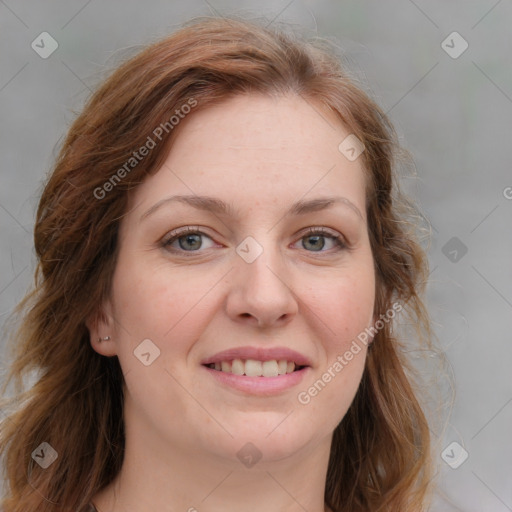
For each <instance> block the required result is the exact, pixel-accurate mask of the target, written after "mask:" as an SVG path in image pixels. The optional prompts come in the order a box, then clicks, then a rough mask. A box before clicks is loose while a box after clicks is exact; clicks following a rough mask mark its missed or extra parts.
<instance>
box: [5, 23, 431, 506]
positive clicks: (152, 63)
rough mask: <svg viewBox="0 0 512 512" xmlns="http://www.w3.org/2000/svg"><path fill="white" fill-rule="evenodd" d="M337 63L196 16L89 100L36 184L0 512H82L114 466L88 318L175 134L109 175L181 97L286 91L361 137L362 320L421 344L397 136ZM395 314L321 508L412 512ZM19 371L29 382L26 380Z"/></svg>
mask: <svg viewBox="0 0 512 512" xmlns="http://www.w3.org/2000/svg"><path fill="white" fill-rule="evenodd" d="M344 68H345V66H344V65H343V64H342V59H340V57H339V56H338V55H337V52H336V50H335V49H334V46H332V45H330V44H328V43H327V41H326V40H323V39H318V38H313V39H308V38H305V37H303V36H299V35H298V34H296V33H293V32H288V31H286V30H283V29H279V30H278V29H271V28H268V27H264V26H263V24H262V23H259V22H255V21H247V20H243V19H239V18H235V17H231V18H207V19H196V20H193V21H192V22H189V23H187V24H186V25H185V26H183V27H182V28H181V29H180V30H179V31H177V32H175V33H174V34H172V35H171V36H169V37H168V38H166V39H164V40H161V41H158V42H156V43H153V44H151V45H149V46H148V47H146V48H145V49H143V50H142V51H141V52H139V53H138V54H136V55H135V56H133V57H130V58H129V59H127V60H126V61H125V62H124V63H122V64H121V65H120V66H119V67H118V68H117V69H116V70H115V71H114V72H113V73H112V74H111V75H110V76H109V77H108V79H106V80H105V81H104V83H103V84H102V85H101V86H100V87H99V89H98V90H97V91H96V92H95V93H94V94H93V95H92V96H91V98H90V99H89V100H88V102H87V104H86V105H85V108H84V109H83V111H82V113H81V114H80V115H79V116H78V117H77V118H76V120H75V121H74V122H73V124H72V126H71V128H70V129H69V132H68V134H67V137H66V138H65V140H64V141H63V144H62V146H61V149H60V153H59V154H58V157H57V159H56V163H55V166H54V169H53V171H52V172H51V174H50V176H49V179H48V180H47V182H46V185H45V188H44V191H43V193H42V197H41V200H40V203H39V207H38V210H37V218H36V222H35V234H34V239H35V250H36V254H37V258H38V265H37V269H36V273H35V285H34V289H33V290H32V291H31V292H30V293H29V294H28V295H27V296H26V297H25V298H24V300H23V301H22V302H21V303H20V305H19V306H18V308H17V310H16V311H17V313H18V318H21V321H20V322H18V324H19V325H18V328H17V329H16V330H15V331H13V335H12V337H11V347H12V350H13V353H12V357H13V362H12V364H11V365H10V372H9V375H8V378H7V380H6V383H5V384H4V392H5V390H6V389H7V385H8V383H10V382H12V381H13V380H14V382H15V393H14V395H13V397H11V398H10V399H6V400H4V410H5V414H6V418H5V419H4V420H3V421H2V424H1V430H0V454H2V455H3V458H4V462H3V464H4V478H5V483H6V494H5V496H4V498H3V501H2V502H1V506H2V507H3V510H4V512H50V511H68V510H69V511H70V510H72V511H81V510H83V509H84V507H85V506H86V504H87V503H88V502H89V501H90V500H91V498H92V497H93V496H94V495H95V494H96V493H97V492H98V491H99V490H101V489H102V488H103V487H105V486H106V485H107V484H109V483H110V482H111V481H112V480H113V479H114V477H115V476H116V474H117V473H118V472H119V470H120V468H121V465H122V463H123V450H124V423H123V383H124V381H123V374H122V371H121V367H120V365H119V361H118V359H117V357H104V356H101V355H100V354H98V353H97V352H95V351H94V350H93V349H92V347H91V345H90V341H89V331H88V329H87V327H86V323H85V322H86V319H88V318H90V317H94V315H96V314H98V306H99V305H100V304H102V303H103V301H104V300H105V299H106V298H107V297H108V295H109V292H110V286H111V276H112V275H113V270H114V267H115V265H116V254H117V236H118V229H119V223H120V219H121V218H122V216H123V215H124V214H125V213H126V211H127V201H128V196H129V191H130V190H133V189H134V187H136V186H137V185H139V184H140V183H141V182H142V181H143V180H144V179H145V178H146V177H147V176H148V175H149V174H150V173H152V172H155V171H156V170H157V169H158V168H159V167H160V166H161V165H162V163H163V162H164V160H165V158H166V157H167V154H168V151H169V150H170V148H171V143H172V140H173V138H174V135H175V133H176V130H172V129H168V130H167V131H164V132H163V135H162V141H161V142H160V143H158V144H156V146H155V147H154V148H153V149H151V151H149V153H148V154H147V156H145V158H144V159H142V160H141V161H140V162H139V161H138V162H137V164H136V165H134V166H133V168H131V169H130V170H129V172H125V173H121V174H122V179H119V180H117V179H116V180H115V181H114V182H113V181H112V179H113V178H112V177H113V175H114V174H115V173H116V172H117V170H118V169H120V168H122V167H123V165H125V164H126V162H127V161H128V160H129V159H130V157H132V154H133V151H135V150H137V149H138V148H140V147H142V146H144V145H145V144H146V143H147V141H148V137H149V136H152V134H154V130H155V127H158V126H159V125H161V124H165V123H166V122H168V120H169V119H170V118H171V116H172V115H174V114H175V112H176V110H179V109H180V108H182V106H183V105H185V104H187V103H189V104H190V102H191V100H194V101H196V102H197V106H196V107H195V108H194V111H198V110H199V109H203V108H207V107H208V106H210V105H213V104H218V103H219V102H223V101H226V99H228V98H230V97H232V96H234V95H239V94H248V93H260V94H272V95H284V94H296V95H300V96H301V97H302V98H303V99H304V100H306V101H309V102H311V103H313V102H314V103H315V104H316V105H322V106H323V107H324V108H325V109H326V110H328V111H330V112H331V113H334V114H335V115H336V116H337V117H338V118H339V120H340V122H341V123H343V124H344V125H345V126H346V127H348V128H349V129H350V131H351V133H354V134H355V135H356V136H357V137H358V138H359V139H360V140H361V141H362V142H363V144H364V146H365V151H364V152H363V153H362V155H361V158H363V163H364V169H365V174H366V211H367V218H368V230H369V236H370V242H371V248H372V252H373V257H374V262H375V270H376V300H375V315H376V317H379V316H380V315H383V314H385V313H386V311H388V310H389V309H390V307H391V306H392V304H393V303H395V302H396V301H399V302H400V303H401V304H402V305H403V308H404V309H403V310H404V311H405V312H408V314H409V315H410V317H411V318H412V323H413V324H414V325H416V326H417V327H418V332H419V333H422V336H423V337H422V340H421V343H423V347H426V348H428V347H429V346H430V341H431V337H432V336H431V330H430V321H429V319H428V315H427V312H426V309H425V307H424V304H423V302H422V299H421V295H422V292H423V291H422V289H423V288H424V284H425V282H426V278H427V275H428V269H427V260H426V256H425V252H424V250H423V249H422V247H421V245H420V241H419V238H418V237H417V235H416V230H414V229H411V226H413V224H414V223H411V222H408V221H407V220H406V219H407V218H408V216H409V214H410V213H411V211H413V210H412V208H413V206H411V203H410V201H409V200H407V199H406V198H405V196H404V195H403V194H402V193H401V192H400V190H399V188H398V183H397V181H398V180H397V173H396V154H398V153H397V150H399V149H400V148H399V146H398V144H397V136H396V134H395V132H394V130H393V127H392V126H391V124H390V122H389V120H388V119H387V117H386V115H385V114H384V112H383V111H382V110H381V109H380V108H379V107H378V106H377V105H376V103H375V102H374V101H373V100H371V99H370V97H369V95H368V94H367V93H365V92H364V91H363V89H362V88H361V87H359V86H356V85H355V81H354V80H353V79H351V78H349V76H348V75H347V72H346V71H345V69H344ZM190 115H193V112H192V113H191V114H190ZM167 126H169V125H167ZM125 169H126V168H125ZM118 177H119V173H118ZM109 180H110V183H113V185H112V187H108V193H103V192H101V190H103V191H105V183H106V182H107V181H109ZM395 324H396V319H395V320H394V321H392V322H386V323H385V325H384V327H383V328H382V329H380V330H379V331H378V333H377V334H376V335H375V338H374V341H373V343H372V345H371V347H370V349H369V351H368V354H367V360H366V366H365V370H364V373H363V377H362V381H361V383H360V387H359V389H358V392H357V394H356V397H355V399H354V401H353V403H352V405H351V406H350V409H349V410H348V412H347V414H346V415H345V417H344V418H343V420H342V421H341V423H340V424H339V425H338V426H337V427H336V429H335V431H334V436H333V442H332V447H331V454H330V460H329V465H328V471H327V482H326V488H325V502H326V504H327V505H328V506H329V507H331V508H332V510H333V511H335V512H377V511H389V512H405V511H407V512H411V511H421V510H425V502H426V497H427V494H428V492H427V491H428V490H429V482H430V480H431V477H432V474H431V472H432V470H431V457H430V439H429V429H428V424H427V420H426V417H425V415H424V412H423V411H422V407H421V405H420V403H419V401H418V398H417V395H416V392H415V386H414V381H412V380H411V376H412V375H413V373H412V372H413V369H412V367H411V365H410V364H409V363H408V361H407V359H406V357H405V355H404V346H405V345H404V344H403V343H404V341H403V340H402V341H400V339H399V337H398V336H397V333H396V325H395ZM393 326H395V327H393ZM409 341H410V340H407V342H409ZM30 372H36V377H35V383H34V384H33V385H31V386H26V385H24V383H23V378H24V377H25V376H27V375H30ZM24 386H25V387H24ZM42 442H47V443H49V444H50V445H51V446H52V447H54V448H55V450H56V451H57V452H58V458H57V459H56V460H55V462H53V464H51V465H50V466H49V467H48V468H47V469H42V468H40V467H39V465H37V464H34V461H33V460H32V457H31V454H32V453H33V451H34V450H35V449H36V448H37V447H38V446H39V445H40V444H41V443H42Z"/></svg>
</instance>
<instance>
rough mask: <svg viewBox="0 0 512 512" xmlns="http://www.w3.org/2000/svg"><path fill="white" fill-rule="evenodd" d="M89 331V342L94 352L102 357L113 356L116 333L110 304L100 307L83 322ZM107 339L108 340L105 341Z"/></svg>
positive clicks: (115, 351) (114, 353)
mask: <svg viewBox="0 0 512 512" xmlns="http://www.w3.org/2000/svg"><path fill="white" fill-rule="evenodd" d="M85 325H86V326H87V329H89V340H90V343H91V347H92V348H93V350H94V351H96V352H98V354H101V355H103V356H115V355H117V350H116V332H115V322H114V317H113V316H112V306H111V304H110V302H108V301H107V302H106V303H105V304H103V305H101V306H100V307H99V308H98V309H97V310H96V311H95V312H94V313H93V314H92V315H91V316H89V317H88V318H87V319H86V320H85ZM107 337H109V338H110V339H105V338H107Z"/></svg>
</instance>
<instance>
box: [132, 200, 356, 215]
mask: <svg viewBox="0 0 512 512" xmlns="http://www.w3.org/2000/svg"><path fill="white" fill-rule="evenodd" d="M173 202H178V203H181V204H186V205H188V206H191V207H193V208H196V209H198V210H204V211H208V212H212V213H214V214H218V215H227V216H231V217H233V216H235V215H236V213H237V212H236V211H235V210H234V209H233V208H232V206H231V205H230V204H228V203H225V202H224V201H222V200H221V199H217V198H215V197H210V196H197V195H175V196H170V197H166V198H164V199H161V200H160V201H158V202H157V203H155V204H154V205H153V206H152V207H151V208H149V210H147V211H146V212H144V213H143V214H142V215H141V217H140V220H141V221H142V220H144V219H145V218H147V217H149V216H150V215H151V214H153V213H154V212H155V211H157V210H159V209H160V208H161V207H162V206H163V205H165V204H169V203H173ZM335 205H345V206H348V207H349V208H350V210H352V211H353V212H354V213H356V214H357V215H358V217H360V218H361V219H362V220H364V218H363V216H362V214H361V212H360V211H359V208H358V207H357V206H356V205H355V204H354V203H353V202H352V201H350V200H349V199H347V198H346V197H341V196H329V197H319V198H316V199H310V200H299V201H297V202H296V203H294V204H293V205H292V206H291V207H290V208H289V209H288V211H287V212H286V214H285V216H288V215H304V214H306V213H313V212H318V211H321V210H325V209H327V208H330V207H332V206H335Z"/></svg>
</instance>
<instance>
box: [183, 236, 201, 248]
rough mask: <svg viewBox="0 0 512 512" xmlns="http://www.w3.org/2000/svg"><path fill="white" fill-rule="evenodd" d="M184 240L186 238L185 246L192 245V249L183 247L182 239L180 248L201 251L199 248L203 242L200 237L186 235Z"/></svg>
mask: <svg viewBox="0 0 512 512" xmlns="http://www.w3.org/2000/svg"><path fill="white" fill-rule="evenodd" d="M182 238H184V239H185V240H186V242H185V244H188V243H190V244H191V246H192V247H183V244H182V243H181V239H180V247H181V248H182V249H188V248H192V249H199V247H201V240H200V239H199V235H185V236H184V237H182ZM194 244H195V247H194Z"/></svg>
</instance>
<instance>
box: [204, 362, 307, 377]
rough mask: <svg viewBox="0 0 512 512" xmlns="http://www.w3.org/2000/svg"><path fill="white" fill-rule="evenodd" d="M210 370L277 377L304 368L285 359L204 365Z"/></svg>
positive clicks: (250, 375) (249, 375)
mask: <svg viewBox="0 0 512 512" xmlns="http://www.w3.org/2000/svg"><path fill="white" fill-rule="evenodd" d="M204 366H206V367H207V368H210V369H212V370H217V371H220V372H223V373H231V374H234V375H245V376H247V377H278V376H279V375H286V374H288V373H293V372H297V371H299V370H302V369H303V368H306V367H305V366H299V365H297V364H295V363H294V362H293V361H287V360H286V359H279V360H277V359H273V360H270V361H258V360H256V359H233V360H232V361H222V362H217V363H210V364H206V365H204Z"/></svg>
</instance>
